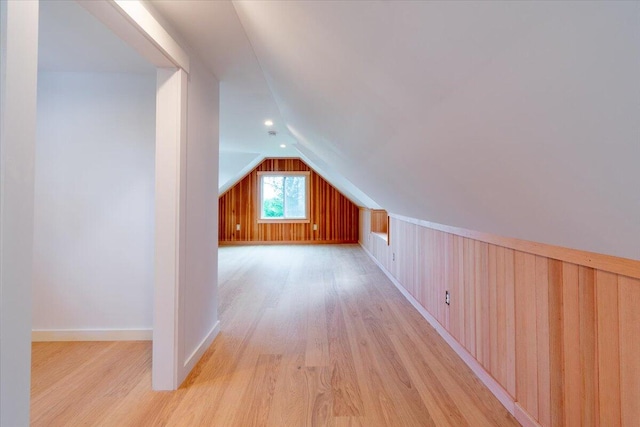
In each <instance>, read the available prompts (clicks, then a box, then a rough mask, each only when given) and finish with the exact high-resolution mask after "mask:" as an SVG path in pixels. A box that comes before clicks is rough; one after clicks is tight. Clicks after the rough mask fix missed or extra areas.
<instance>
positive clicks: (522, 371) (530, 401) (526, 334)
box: [515, 251, 538, 419]
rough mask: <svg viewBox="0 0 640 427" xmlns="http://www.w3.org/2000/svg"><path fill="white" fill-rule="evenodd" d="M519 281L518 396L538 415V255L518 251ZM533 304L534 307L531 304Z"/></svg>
mask: <svg viewBox="0 0 640 427" xmlns="http://www.w3.org/2000/svg"><path fill="white" fill-rule="evenodd" d="M515 281H516V282H515V284H516V295H515V297H516V398H517V400H518V402H520V404H521V406H522V407H523V408H524V409H525V410H526V411H527V412H528V413H529V415H531V416H532V417H533V418H535V419H538V357H537V355H538V353H537V350H538V348H537V330H536V310H535V306H536V257H535V255H531V254H527V253H524V252H520V251H517V252H516V254H515ZM532 306H533V310H532V309H531V307H532Z"/></svg>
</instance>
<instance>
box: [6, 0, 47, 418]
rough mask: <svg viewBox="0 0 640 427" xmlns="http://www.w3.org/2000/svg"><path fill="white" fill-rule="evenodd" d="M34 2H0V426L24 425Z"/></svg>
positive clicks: (35, 48)
mask: <svg viewBox="0 0 640 427" xmlns="http://www.w3.org/2000/svg"><path fill="white" fill-rule="evenodd" d="M37 64H38V2H19V1H14V2H5V1H2V2H0V98H1V100H0V103H1V104H0V426H2V427H5V426H6V427H22V426H27V425H29V393H30V385H31V384H30V383H31V337H30V330H31V260H32V240H33V239H32V236H33V166H34V147H35V141H36V83H37Z"/></svg>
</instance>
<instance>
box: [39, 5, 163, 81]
mask: <svg viewBox="0 0 640 427" xmlns="http://www.w3.org/2000/svg"><path fill="white" fill-rule="evenodd" d="M39 7H40V25H39V28H38V30H39V34H38V70H39V71H45V72H103V73H114V72H115V73H155V68H154V67H153V66H152V65H151V64H149V63H148V62H147V61H146V60H144V59H143V58H142V57H141V56H140V55H139V54H138V53H137V52H136V51H135V50H133V48H131V47H130V46H129V45H127V44H126V43H125V42H124V41H122V40H120V39H119V38H118V37H116V36H115V35H114V34H113V33H112V32H111V31H110V30H109V29H107V28H106V27H105V26H104V25H103V24H102V23H101V22H99V21H98V20H97V19H96V18H94V17H93V16H92V15H91V14H90V13H89V12H87V11H86V10H85V9H84V8H82V7H81V6H80V5H78V4H77V3H76V2H75V1H69V0H56V1H41V2H40V6H39Z"/></svg>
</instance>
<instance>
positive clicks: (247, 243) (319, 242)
mask: <svg viewBox="0 0 640 427" xmlns="http://www.w3.org/2000/svg"><path fill="white" fill-rule="evenodd" d="M345 244H346V245H357V244H358V241H357V240H223V241H219V242H218V246H262V245H345Z"/></svg>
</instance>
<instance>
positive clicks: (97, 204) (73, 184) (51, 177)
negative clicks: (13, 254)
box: [33, 73, 156, 330]
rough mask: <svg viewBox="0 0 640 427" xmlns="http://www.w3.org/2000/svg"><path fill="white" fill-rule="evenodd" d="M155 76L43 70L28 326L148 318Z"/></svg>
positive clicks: (132, 322) (97, 325) (128, 325)
mask: <svg viewBox="0 0 640 427" xmlns="http://www.w3.org/2000/svg"><path fill="white" fill-rule="evenodd" d="M155 85H156V77H155V73H154V74H124V73H40V75H39V87H38V126H37V127H38V138H37V144H36V180H35V207H34V209H35V218H34V284H33V329H34V330H92V329H106V330H112V329H115V330H122V329H127V330H128V329H151V328H152V318H153V313H152V308H153V280H154V179H155V178H154V152H155V89H156V86H155Z"/></svg>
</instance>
